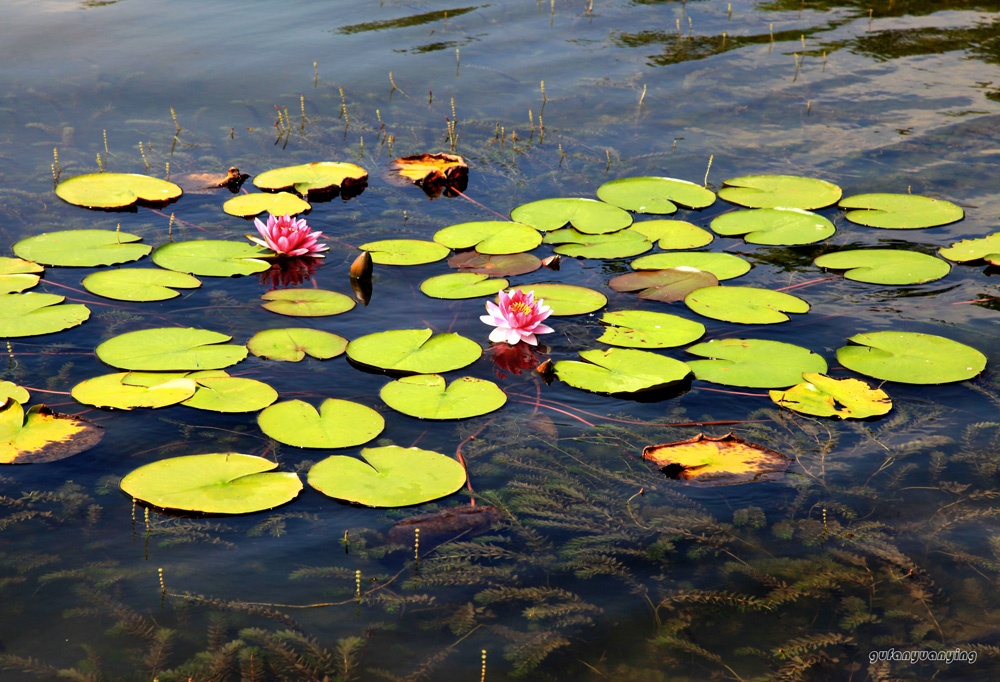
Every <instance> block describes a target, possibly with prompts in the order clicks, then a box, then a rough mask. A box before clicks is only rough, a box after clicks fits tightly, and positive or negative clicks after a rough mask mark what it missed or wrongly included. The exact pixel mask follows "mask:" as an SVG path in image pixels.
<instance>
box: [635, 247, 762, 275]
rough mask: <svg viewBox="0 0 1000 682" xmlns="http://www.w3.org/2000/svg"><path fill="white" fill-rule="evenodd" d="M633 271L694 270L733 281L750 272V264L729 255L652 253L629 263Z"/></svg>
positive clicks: (702, 252)
mask: <svg viewBox="0 0 1000 682" xmlns="http://www.w3.org/2000/svg"><path fill="white" fill-rule="evenodd" d="M631 265H632V267H633V268H634V269H635V270H669V269H671V268H680V267H687V268H695V269H697V270H705V271H706V272H711V273H712V274H713V275H715V276H716V277H717V278H719V280H720V281H721V280H725V279H734V278H736V277H739V276H741V275H745V274H747V273H748V272H750V267H751V266H750V263H748V262H747V261H745V260H743V259H742V258H740V257H739V256H734V255H733V254H731V253H712V252H710V251H685V252H683V253H652V254H650V255H648V256H640V257H639V258H636V259H635V260H634V261H632V263H631Z"/></svg>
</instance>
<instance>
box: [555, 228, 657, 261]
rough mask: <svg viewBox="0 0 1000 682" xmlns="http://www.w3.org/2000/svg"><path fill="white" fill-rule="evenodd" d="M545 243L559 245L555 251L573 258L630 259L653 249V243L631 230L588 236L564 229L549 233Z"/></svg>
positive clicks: (577, 231)
mask: <svg viewBox="0 0 1000 682" xmlns="http://www.w3.org/2000/svg"><path fill="white" fill-rule="evenodd" d="M544 241H545V243H546V244H558V246H556V248H555V249H553V250H554V251H555V252H556V253H558V254H561V255H563V256H570V257H571V258H629V257H630V256H638V255H639V254H640V253H646V252H647V251H649V250H650V249H651V248H653V243H652V242H651V241H649V240H648V239H646V237H645V236H644V235H642V234H640V233H639V232H633V231H632V229H631V228H625V229H624V230H619V231H618V232H610V233H608V234H586V233H583V232H580V231H579V230H576V229H573V228H572V227H564V228H561V229H559V230H553V231H552V232H549V233H548V234H547V235H545V240H544Z"/></svg>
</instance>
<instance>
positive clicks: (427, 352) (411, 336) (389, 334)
mask: <svg viewBox="0 0 1000 682" xmlns="http://www.w3.org/2000/svg"><path fill="white" fill-rule="evenodd" d="M536 300H537V296H536ZM482 353H483V349H482V347H480V345H479V344H478V343H476V342H475V341H473V340H471V339H467V338H465V337H464V336H460V335H459V334H455V333H453V332H444V333H440V334H434V333H433V332H432V331H431V330H430V329H395V330H390V331H384V332H376V333H374V334H368V335H366V336H362V337H360V338H357V339H354V340H353V341H351V342H350V343H349V344H347V356H348V357H349V358H351V360H353V361H355V362H358V363H360V364H362V365H369V366H371V367H378V368H380V369H384V370H389V371H394V372H412V373H417V374H440V373H442V372H449V371H451V370H454V369H461V368H462V367H466V366H468V365H471V364H472V363H473V362H475V361H476V360H478V359H479V357H480V356H481V355H482Z"/></svg>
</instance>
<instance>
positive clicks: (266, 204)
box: [222, 192, 312, 218]
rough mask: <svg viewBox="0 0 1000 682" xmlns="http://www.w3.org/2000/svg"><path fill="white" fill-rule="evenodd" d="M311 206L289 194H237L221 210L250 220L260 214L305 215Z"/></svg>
mask: <svg viewBox="0 0 1000 682" xmlns="http://www.w3.org/2000/svg"><path fill="white" fill-rule="evenodd" d="M311 208H312V205H310V203H309V202H308V201H305V200H304V199H300V198H299V197H298V196H296V195H294V194H292V193H291V192H276V193H274V194H272V193H270V192H262V193H260V194H239V195H237V196H235V197H233V198H232V199H229V200H228V201H227V202H226V203H224V204H223V205H222V210H223V211H225V212H226V213H228V214H229V215H234V216H238V217H240V218H252V217H254V216H258V215H260V214H261V213H270V214H271V215H298V214H299V213H305V212H306V211H308V210H309V209H311Z"/></svg>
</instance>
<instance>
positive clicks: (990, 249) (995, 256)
mask: <svg viewBox="0 0 1000 682" xmlns="http://www.w3.org/2000/svg"><path fill="white" fill-rule="evenodd" d="M938 253H939V254H941V256H943V257H944V258H947V259H948V260H950V261H953V262H955V263H968V262H970V261H976V260H984V261H986V262H987V263H989V264H990V265H1000V232H994V233H993V234H991V235H988V236H986V237H980V238H979V239H963V240H961V241H958V242H955V243H954V244H952V245H951V246H943V247H941V248H940V249H938Z"/></svg>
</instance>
